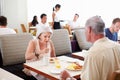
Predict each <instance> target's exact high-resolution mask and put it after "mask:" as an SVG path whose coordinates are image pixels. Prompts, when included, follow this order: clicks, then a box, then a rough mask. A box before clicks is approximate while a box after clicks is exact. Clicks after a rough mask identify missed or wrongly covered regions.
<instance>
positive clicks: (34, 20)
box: [31, 15, 38, 26]
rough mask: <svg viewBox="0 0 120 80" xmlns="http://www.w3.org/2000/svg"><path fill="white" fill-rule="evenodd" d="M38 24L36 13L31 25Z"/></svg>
mask: <svg viewBox="0 0 120 80" xmlns="http://www.w3.org/2000/svg"><path fill="white" fill-rule="evenodd" d="M37 24H38V19H37V16H36V15H35V16H34V17H33V20H32V22H31V26H36V25H37Z"/></svg>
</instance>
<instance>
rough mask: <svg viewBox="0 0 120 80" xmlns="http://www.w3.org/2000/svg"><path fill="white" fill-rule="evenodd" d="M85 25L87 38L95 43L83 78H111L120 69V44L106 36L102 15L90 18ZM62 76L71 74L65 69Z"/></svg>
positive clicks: (86, 60) (97, 79)
mask: <svg viewBox="0 0 120 80" xmlns="http://www.w3.org/2000/svg"><path fill="white" fill-rule="evenodd" d="M85 26H86V27H85V33H86V39H87V41H89V42H91V43H94V44H93V46H92V47H91V48H90V49H89V50H88V55H87V56H86V58H85V61H84V66H83V70H82V72H81V80H111V79H112V77H113V73H114V72H115V71H116V70H119V69H120V44H118V43H116V42H114V41H111V40H109V39H108V38H107V37H105V35H104V28H105V24H104V22H103V20H102V19H101V17H99V16H94V17H91V18H89V19H88V20H87V22H86V25H85ZM61 78H62V80H66V79H67V78H70V75H69V73H68V72H67V71H63V72H62V73H61Z"/></svg>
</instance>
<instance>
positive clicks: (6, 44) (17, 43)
mask: <svg viewBox="0 0 120 80" xmlns="http://www.w3.org/2000/svg"><path fill="white" fill-rule="evenodd" d="M31 39H33V37H32V35H31V34H30V33H23V34H7V35H0V48H1V55H2V60H3V65H10V64H16V63H21V62H25V52H26V48H27V46H28V43H29V41H30V40H31Z"/></svg>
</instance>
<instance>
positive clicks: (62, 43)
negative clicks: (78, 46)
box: [51, 29, 72, 56]
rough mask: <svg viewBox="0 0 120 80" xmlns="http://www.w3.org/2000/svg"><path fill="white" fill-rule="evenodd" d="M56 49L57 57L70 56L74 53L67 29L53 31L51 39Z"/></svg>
mask: <svg viewBox="0 0 120 80" xmlns="http://www.w3.org/2000/svg"><path fill="white" fill-rule="evenodd" d="M51 40H52V41H53V44H54V47H55V53H56V55H57V56H58V55H68V56H69V55H70V54H71V53H72V49H71V42H70V38H69V33H68V31H67V30H66V29H57V30H53V36H52V38H51Z"/></svg>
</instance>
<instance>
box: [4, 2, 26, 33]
mask: <svg viewBox="0 0 120 80" xmlns="http://www.w3.org/2000/svg"><path fill="white" fill-rule="evenodd" d="M2 15H4V16H6V17H7V19H8V27H10V28H17V29H18V31H19V32H20V33H21V32H22V31H21V27H20V24H21V23H23V24H25V26H26V25H27V0H3V13H2Z"/></svg>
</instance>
